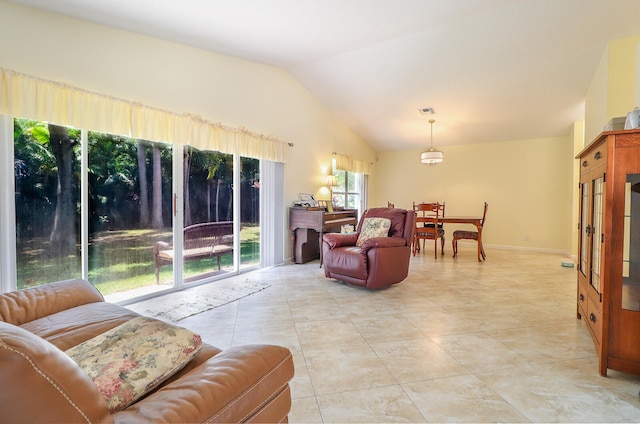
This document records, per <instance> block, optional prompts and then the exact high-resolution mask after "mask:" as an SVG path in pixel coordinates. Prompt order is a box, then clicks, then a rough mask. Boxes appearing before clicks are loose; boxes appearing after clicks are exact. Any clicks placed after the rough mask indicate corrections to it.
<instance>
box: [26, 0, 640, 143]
mask: <svg viewBox="0 0 640 424" xmlns="http://www.w3.org/2000/svg"><path fill="white" fill-rule="evenodd" d="M14 2H16V3H21V4H25V5H30V6H33V7H37V8H42V9H46V10H49V11H54V12H57V13H61V14H64V15H69V16H73V17H76V18H80V19H85V20H88V21H92V22H96V23H100V24H104V25H108V26H112V27H117V28H121V29H125V30H128V31H132V32H137V33H141V34H146V35H151V36H154V37H158V38H161V39H166V40H170V41H174V42H179V43H183V44H186V45H190V46H194V47H198V48H201V49H205V50H209V51H212V52H217V53H222V54H226V55H231V56H235V57H239V58H243V59H248V60H251V61H255V62H260V63H264V64H268V65H272V66H275V67H279V68H282V69H284V70H286V71H287V72H289V73H290V74H291V75H292V76H293V77H294V78H295V79H297V80H298V81H299V82H300V83H301V84H302V85H304V86H305V87H306V88H307V89H308V90H309V91H311V92H312V93H313V94H314V95H315V96H317V97H318V98H319V99H320V100H321V101H322V102H323V103H324V104H325V105H326V106H327V107H328V108H329V109H331V110H332V111H333V112H334V113H335V114H336V115H337V116H339V117H340V118H341V119H342V120H343V121H344V122H345V123H346V124H347V125H349V126H350V127H351V128H352V129H353V130H354V131H355V132H357V133H358V134H360V135H361V136H362V137H363V138H364V139H365V140H367V142H369V144H370V145H371V146H372V147H373V148H375V149H376V150H396V149H413V148H418V147H424V146H426V144H427V143H428V134H429V124H428V119H429V118H434V119H435V120H436V123H435V125H434V137H437V138H436V144H437V146H438V147H442V146H446V145H456V144H465V143H482V142H487V141H499V140H518V139H528V138H538V137H550V136H559V135H566V134H568V133H569V130H570V128H571V125H572V123H573V122H574V121H578V120H582V119H583V114H584V95H585V93H586V91H587V89H588V87H589V84H590V82H591V79H592V77H593V75H594V72H595V70H596V67H597V64H598V62H599V61H600V58H601V57H602V54H603V53H604V51H605V48H606V46H607V43H608V42H609V41H612V40H615V39H620V38H627V37H631V36H636V35H640V1H638V0H233V1H231V0H108V1H96V0H55V1H51V0H14ZM425 107H432V108H433V109H434V110H435V112H436V113H435V115H432V116H425V115H422V114H420V113H419V111H418V110H419V109H421V108H425Z"/></svg>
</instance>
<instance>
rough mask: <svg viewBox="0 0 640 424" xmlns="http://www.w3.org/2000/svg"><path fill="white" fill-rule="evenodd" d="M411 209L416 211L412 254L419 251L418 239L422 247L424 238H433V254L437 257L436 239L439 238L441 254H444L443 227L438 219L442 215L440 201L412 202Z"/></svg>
mask: <svg viewBox="0 0 640 424" xmlns="http://www.w3.org/2000/svg"><path fill="white" fill-rule="evenodd" d="M413 211H414V212H415V213H416V229H415V233H414V236H413V248H412V250H413V256H415V255H416V252H419V251H420V240H422V245H423V247H424V244H425V240H433V242H434V249H435V251H434V255H435V258H436V259H437V258H438V239H440V245H441V246H440V250H441V254H442V255H444V241H445V236H444V228H442V225H440V224H442V223H439V222H438V220H439V219H440V218H441V217H442V215H441V213H442V205H441V204H440V203H418V204H416V203H415V202H414V203H413Z"/></svg>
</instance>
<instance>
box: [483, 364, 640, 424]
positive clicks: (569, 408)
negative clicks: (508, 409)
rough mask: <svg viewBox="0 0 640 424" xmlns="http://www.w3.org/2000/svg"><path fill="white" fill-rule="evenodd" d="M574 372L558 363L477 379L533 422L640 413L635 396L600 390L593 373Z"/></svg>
mask: <svg viewBox="0 0 640 424" xmlns="http://www.w3.org/2000/svg"><path fill="white" fill-rule="evenodd" d="M577 362H580V361H577ZM590 363H591V365H594V364H595V362H592V361H590ZM576 371H577V370H575V369H571V368H570V367H569V368H568V367H566V366H565V363H563V362H558V363H551V364H546V365H544V366H528V367H520V368H518V369H516V370H500V371H496V372H493V373H485V374H480V375H479V378H480V379H482V380H483V381H484V382H485V383H486V384H488V385H489V386H490V387H492V388H493V390H495V391H496V392H497V393H499V394H500V395H501V396H502V397H504V398H505V399H506V400H507V401H508V402H509V403H510V404H512V405H513V406H514V407H516V408H517V409H518V410H519V411H521V412H522V413H523V414H524V415H526V416H527V417H528V418H529V419H531V420H532V421H534V422H542V421H545V422H618V421H621V420H629V419H632V418H635V417H637V416H639V415H640V403H639V402H638V399H637V397H636V398H633V399H631V398H629V397H626V398H625V397H624V396H620V394H619V393H616V392H615V391H612V390H602V389H603V387H602V383H603V382H601V381H597V379H594V378H593V377H594V376H593V374H591V376H590V374H589V373H585V372H584V371H579V372H576ZM599 378H601V377H599Z"/></svg>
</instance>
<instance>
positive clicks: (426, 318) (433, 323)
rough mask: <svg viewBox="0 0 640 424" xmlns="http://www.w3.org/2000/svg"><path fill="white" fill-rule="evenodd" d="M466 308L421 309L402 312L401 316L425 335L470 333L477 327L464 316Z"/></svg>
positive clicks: (476, 329)
mask: <svg viewBox="0 0 640 424" xmlns="http://www.w3.org/2000/svg"><path fill="white" fill-rule="evenodd" d="M465 315H466V310H459V309H449V310H441V309H435V310H423V311H421V312H419V313H412V312H409V313H403V316H404V317H405V318H406V319H407V320H408V321H409V322H411V324H413V325H414V326H416V327H418V328H419V329H420V332H421V333H422V334H424V335H426V336H430V337H437V336H446V335H450V334H461V333H472V332H476V331H479V328H478V327H477V326H476V325H475V324H473V323H471V322H469V321H467V320H466V319H465V318H464V317H465Z"/></svg>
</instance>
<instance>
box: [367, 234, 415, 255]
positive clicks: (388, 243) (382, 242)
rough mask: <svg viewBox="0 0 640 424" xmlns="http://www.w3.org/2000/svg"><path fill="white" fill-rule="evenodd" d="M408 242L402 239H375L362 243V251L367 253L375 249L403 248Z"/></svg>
mask: <svg viewBox="0 0 640 424" xmlns="http://www.w3.org/2000/svg"><path fill="white" fill-rule="evenodd" d="M406 245H407V241H406V240H405V239H404V238H402V237H373V238H370V239H368V240H365V242H364V243H362V250H363V251H365V252H366V251H367V250H369V249H373V248H384V247H402V246H406Z"/></svg>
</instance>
